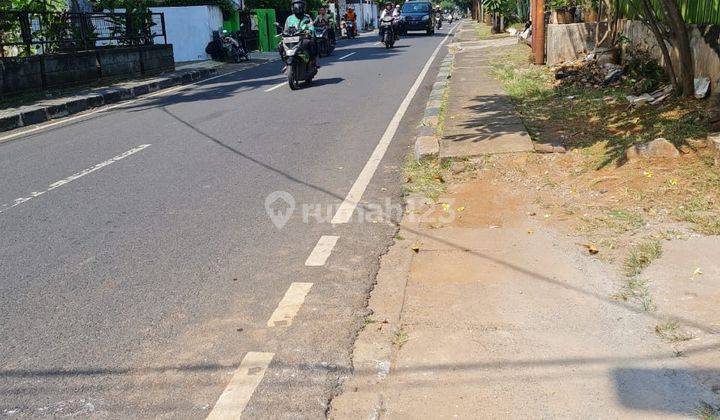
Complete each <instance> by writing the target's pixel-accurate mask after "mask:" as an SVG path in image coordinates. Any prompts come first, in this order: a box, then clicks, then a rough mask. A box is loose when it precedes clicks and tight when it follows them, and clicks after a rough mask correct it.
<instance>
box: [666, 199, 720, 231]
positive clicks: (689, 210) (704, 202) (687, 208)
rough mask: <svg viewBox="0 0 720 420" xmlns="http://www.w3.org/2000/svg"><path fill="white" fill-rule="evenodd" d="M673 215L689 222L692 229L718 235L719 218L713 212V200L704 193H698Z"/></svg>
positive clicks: (719, 229)
mask: <svg viewBox="0 0 720 420" xmlns="http://www.w3.org/2000/svg"><path fill="white" fill-rule="evenodd" d="M674 215H675V217H676V218H677V219H679V220H682V221H684V222H688V223H690V224H691V228H692V230H694V231H695V232H698V233H702V234H703V235H720V218H718V216H717V214H714V212H713V202H712V200H711V199H710V198H708V197H707V196H705V195H698V196H695V197H693V198H692V199H690V200H689V201H688V202H686V203H685V204H683V205H682V206H680V207H679V208H678V209H677V210H676V211H675V214H674Z"/></svg>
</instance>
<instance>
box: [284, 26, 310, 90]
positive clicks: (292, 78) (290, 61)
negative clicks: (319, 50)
mask: <svg viewBox="0 0 720 420" xmlns="http://www.w3.org/2000/svg"><path fill="white" fill-rule="evenodd" d="M278 26H280V25H278ZM311 36H312V35H311V34H310V33H309V32H308V31H297V30H296V29H295V28H290V30H289V31H288V32H283V33H281V34H280V35H278V37H280V38H282V47H283V51H284V57H285V64H286V65H287V78H288V85H290V89H292V90H297V89H299V88H300V82H302V81H305V82H306V83H310V82H312V79H313V78H314V77H315V75H316V74H317V68H316V67H315V65H314V64H313V63H311V62H310V53H309V52H308V51H306V50H305V49H301V48H300V44H301V43H302V41H303V40H304V39H306V38H309V37H311Z"/></svg>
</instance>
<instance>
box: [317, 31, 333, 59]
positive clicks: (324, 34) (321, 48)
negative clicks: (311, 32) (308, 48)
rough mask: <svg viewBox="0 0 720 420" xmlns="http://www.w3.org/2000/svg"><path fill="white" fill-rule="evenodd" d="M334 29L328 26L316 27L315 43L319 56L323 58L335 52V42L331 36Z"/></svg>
mask: <svg viewBox="0 0 720 420" xmlns="http://www.w3.org/2000/svg"><path fill="white" fill-rule="evenodd" d="M330 31H332V28H330V27H327V26H316V27H315V41H316V42H317V44H318V54H320V56H321V57H325V56H328V55H330V54H332V53H333V51H335V40H334V37H331V36H330Z"/></svg>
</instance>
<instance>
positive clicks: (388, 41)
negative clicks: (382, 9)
mask: <svg viewBox="0 0 720 420" xmlns="http://www.w3.org/2000/svg"><path fill="white" fill-rule="evenodd" d="M394 22H395V18H394V17H392V16H385V17H384V18H382V19H381V20H380V32H381V33H382V34H383V35H382V42H383V44H385V48H392V47H393V46H394V45H395V26H394V25H393V24H394Z"/></svg>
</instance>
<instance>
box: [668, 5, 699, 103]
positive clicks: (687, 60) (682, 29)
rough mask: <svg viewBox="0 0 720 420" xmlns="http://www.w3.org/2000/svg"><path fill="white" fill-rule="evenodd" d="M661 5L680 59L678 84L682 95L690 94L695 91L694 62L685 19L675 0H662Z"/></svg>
mask: <svg viewBox="0 0 720 420" xmlns="http://www.w3.org/2000/svg"><path fill="white" fill-rule="evenodd" d="M662 6H663V9H664V10H665V16H666V17H667V21H668V25H669V26H670V30H671V31H672V34H673V38H674V39H673V41H674V46H675V48H676V49H677V52H678V58H679V59H680V69H679V70H680V75H679V76H680V80H679V85H680V86H681V88H682V95H683V96H692V95H693V94H694V93H695V64H694V62H693V56H692V50H691V49H690V36H689V35H688V30H687V26H686V25H685V19H683V17H682V14H681V13H680V9H679V8H678V5H677V3H676V1H675V0H662Z"/></svg>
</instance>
